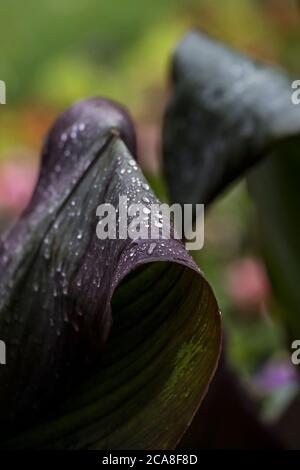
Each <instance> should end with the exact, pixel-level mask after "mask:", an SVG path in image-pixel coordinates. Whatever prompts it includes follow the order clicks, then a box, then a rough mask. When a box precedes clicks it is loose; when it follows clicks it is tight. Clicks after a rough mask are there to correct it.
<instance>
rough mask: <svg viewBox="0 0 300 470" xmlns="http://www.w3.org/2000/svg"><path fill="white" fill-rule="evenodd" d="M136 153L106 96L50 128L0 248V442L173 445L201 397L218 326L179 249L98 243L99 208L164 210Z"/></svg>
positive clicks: (169, 243) (208, 297)
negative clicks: (124, 205) (123, 199)
mask: <svg viewBox="0 0 300 470" xmlns="http://www.w3.org/2000/svg"><path fill="white" fill-rule="evenodd" d="M132 155H135V138H134V131H133V126H132V124H131V121H130V118H129V117H128V115H127V114H126V112H125V111H124V110H123V109H122V108H120V107H119V106H118V105H116V104H115V103H113V102H110V101H108V100H103V99H100V98H93V99H90V100H86V101H82V102H79V103H77V104H75V105H74V106H73V107H71V108H70V109H69V110H67V111H66V112H65V113H64V114H63V115H62V116H61V117H60V118H59V119H58V120H57V122H56V123H55V125H54V127H53V129H52V130H51V131H50V133H49V136H48V138H47V140H46V144H45V147H44V150H43V156H42V164H41V171H40V177H39V180H38V182H37V186H36V189H35V191H34V194H33V197H32V200H31V202H30V204H29V206H28V207H27V209H26V210H25V212H24V213H23V214H22V216H21V217H20V219H19V220H18V221H17V223H16V224H15V225H14V226H13V227H12V228H11V230H10V231H9V232H8V233H7V234H6V235H5V236H4V238H3V240H2V244H1V248H0V269H1V271H0V272H1V275H0V276H1V277H0V337H1V339H3V340H4V341H5V342H6V345H7V364H6V366H5V367H1V369H0V423H1V426H0V428H1V430H2V437H1V441H2V444H1V446H2V447H10V448H72V449H82V448H102V449H103V448H104V449H125V448H126V449H154V448H157V449H160V448H161V449H168V448H170V449H171V448H174V447H175V445H176V443H177V442H178V440H179V439H180V437H181V436H182V434H183V433H184V431H185V430H186V428H187V427H188V425H189V423H190V421H191V419H192V417H193V415H194V414H195V412H196V410H197V409H198V407H199V404H200V402H201V400H202V398H203V396H204V394H205V391H206V389H207V386H208V384H209V382H210V380H211V377H212V375H213V372H214V370H215V367H216V363H217V360H218V355H219V349H220V342H221V340H220V337H221V331H220V318H219V311H218V307H217V303H216V300H215V297H214V295H213V293H212V290H211V288H210V286H209V284H208V283H207V281H206V280H205V279H204V277H203V276H202V274H201V272H200V271H199V269H198V268H197V266H196V265H195V263H194V262H193V260H192V259H191V257H190V256H189V255H188V254H187V252H186V250H185V248H184V245H183V244H182V243H181V241H179V240H175V239H174V238H171V239H160V240H155V241H154V240H151V239H135V240H131V239H129V238H127V239H105V240H100V239H98V238H97V236H96V226H97V222H98V219H97V218H96V209H97V207H98V206H99V204H101V203H104V202H105V203H111V204H113V205H114V206H115V207H116V206H117V205H118V198H119V196H120V195H124V196H127V198H128V204H131V203H138V202H141V200H142V198H144V199H145V198H146V200H147V201H149V203H151V202H155V203H157V202H158V201H157V199H156V197H155V196H154V194H153V192H152V191H151V189H150V188H149V186H148V184H147V182H146V180H145V178H144V176H143V174H142V173H141V171H140V169H139V168H138V165H137V163H136V162H135V160H133V158H132ZM146 223H147V222H146V221H145V224H146ZM4 430H5V432H4Z"/></svg>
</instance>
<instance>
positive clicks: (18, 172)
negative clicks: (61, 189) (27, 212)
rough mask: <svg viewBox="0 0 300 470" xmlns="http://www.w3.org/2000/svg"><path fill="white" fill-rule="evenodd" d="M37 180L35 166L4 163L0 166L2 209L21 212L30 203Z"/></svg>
mask: <svg viewBox="0 0 300 470" xmlns="http://www.w3.org/2000/svg"><path fill="white" fill-rule="evenodd" d="M35 180H36V171H35V169H34V166H33V165H30V164H28V163H27V164H21V163H4V164H2V165H1V166H0V208H4V209H8V210H12V211H14V212H20V211H21V210H22V209H23V208H24V207H25V206H26V204H27V202H28V201H29V199H30V197H31V194H32V190H33V187H34V184H35Z"/></svg>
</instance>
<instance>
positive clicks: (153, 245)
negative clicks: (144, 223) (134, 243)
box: [148, 243, 156, 255]
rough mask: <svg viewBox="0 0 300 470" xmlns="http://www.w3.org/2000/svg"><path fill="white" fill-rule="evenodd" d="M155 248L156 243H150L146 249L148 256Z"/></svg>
mask: <svg viewBox="0 0 300 470" xmlns="http://www.w3.org/2000/svg"><path fill="white" fill-rule="evenodd" d="M155 248H156V243H151V244H150V246H149V248H148V255H152V253H153V251H154V250H155Z"/></svg>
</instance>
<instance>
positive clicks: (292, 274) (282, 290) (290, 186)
mask: <svg viewBox="0 0 300 470" xmlns="http://www.w3.org/2000/svg"><path fill="white" fill-rule="evenodd" d="M299 122H300V120H299ZM299 150H300V139H299V138H298V139H294V140H293V139H291V140H290V141H287V142H284V144H281V145H279V146H277V147H276V148H275V150H274V152H273V153H272V154H271V155H270V157H269V158H268V159H267V160H266V161H265V162H263V163H262V164H261V165H260V166H259V167H258V168H255V170H254V171H253V172H252V173H251V174H250V176H249V177H248V182H249V189H250V194H251V195H252V197H253V199H254V202H255V204H256V208H257V213H258V227H259V233H260V235H261V244H262V249H263V253H264V256H265V258H266V262H267V265H268V268H269V273H270V277H271V280H272V284H273V286H274V291H275V294H276V299H277V301H278V303H279V312H278V314H279V315H280V317H281V320H283V322H284V325H285V328H286V331H287V336H288V340H289V341H293V340H294V339H298V338H299V337H300V322H299V311H300V292H299V285H298V280H299V277H300V256H299V239H300V225H299V222H298V217H299V213H300V198H299V196H298V192H299V184H300V161H299Z"/></svg>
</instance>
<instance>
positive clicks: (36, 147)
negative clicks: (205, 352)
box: [0, 0, 300, 423]
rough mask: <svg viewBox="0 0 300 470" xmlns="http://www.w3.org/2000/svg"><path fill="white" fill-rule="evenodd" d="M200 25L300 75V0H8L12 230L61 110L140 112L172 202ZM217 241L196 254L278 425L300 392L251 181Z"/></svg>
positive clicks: (247, 377)
mask: <svg viewBox="0 0 300 470" xmlns="http://www.w3.org/2000/svg"><path fill="white" fill-rule="evenodd" d="M191 27H198V28H201V29H202V30H205V31H207V32H208V33H209V34H211V35H213V36H215V37H217V38H219V39H221V40H223V41H225V42H227V43H229V44H231V45H233V46H235V47H237V48H239V49H241V50H242V51H245V52H247V53H249V54H251V55H252V56H253V57H256V58H260V59H263V60H265V61H267V62H269V63H275V64H278V65H281V66H283V67H284V68H285V69H287V70H289V71H290V72H291V73H293V74H294V75H295V77H296V78H300V60H299V57H300V7H299V3H297V1H296V0H225V1H223V2H220V1H217V0H161V1H156V2H154V1H153V0H143V1H139V0H123V1H118V0H111V1H99V0H86V1H85V2H83V1H79V0H72V1H71V0H59V1H58V0H44V1H43V2H40V1H38V0H27V2H26V3H24V4H23V5H21V6H20V2H18V1H17V0H10V1H4V2H2V3H1V29H0V43H1V54H0V79H1V80H4V81H5V82H6V86H7V97H6V100H7V104H6V105H1V106H0V135H1V138H0V233H1V232H3V230H4V229H5V228H6V227H8V225H9V224H11V223H12V222H13V220H14V219H15V218H16V217H17V215H18V214H19V213H20V211H21V210H22V208H23V207H24V206H25V205H26V203H27V201H28V198H29V197H30V194H31V191H32V187H33V185H34V182H35V178H36V174H37V170H38V163H39V152H40V148H41V145H42V140H43V137H44V135H45V133H46V132H47V129H48V128H49V126H50V125H51V123H52V122H53V120H54V119H55V118H56V116H57V115H58V113H59V112H60V111H62V110H63V109H65V108H66V107H67V106H69V105H70V104H71V103H73V102H74V101H76V100H79V99H81V98H85V97H88V96H93V95H103V96H107V97H109V98H113V99H115V100H118V101H120V102H121V103H123V104H125V105H126V106H127V107H128V108H129V110H130V112H131V113H132V115H133V117H134V120H135V123H136V126H137V132H138V139H139V155H140V162H141V165H142V167H143V169H144V171H145V173H146V175H147V176H148V178H149V180H150V182H151V184H152V185H153V188H154V189H155V190H156V192H157V193H158V195H159V197H160V198H161V199H165V198H166V190H165V187H164V184H163V178H162V175H161V155H160V125H161V120H162V115H163V110H164V104H165V102H166V99H167V96H168V92H169V86H168V81H169V80H168V74H169V64H170V57H171V54H172V51H173V49H174V47H175V46H176V43H177V42H178V40H179V39H180V38H181V36H182V35H183V34H184V32H185V31H186V30H187V29H189V28H191ZM205 234H206V238H205V247H204V249H203V250H202V251H201V252H200V253H197V254H196V255H195V257H196V259H197V262H198V263H199V265H200V266H201V268H202V269H203V270H204V272H205V274H206V276H207V278H208V280H209V281H210V282H211V284H212V285H213V287H214V289H215V291H216V294H217V297H218V299H219V304H220V306H221V309H222V312H223V319H224V323H225V329H226V336H227V349H228V358H229V362H230V364H231V366H232V367H233V369H234V370H235V371H237V372H238V374H239V376H240V377H241V380H242V382H243V383H244V384H245V385H246V388H247V390H248V392H249V394H250V395H251V396H252V398H253V399H254V400H255V402H256V403H257V406H258V409H259V413H260V415H261V417H262V419H263V420H265V421H266V422H270V423H272V421H274V420H276V419H277V418H278V416H279V415H280V414H281V413H282V412H283V410H284V409H286V408H287V407H288V406H289V404H290V403H291V401H292V400H293V398H294V396H295V394H296V393H297V391H298V388H299V386H298V379H297V376H296V373H295V370H294V368H293V366H292V364H291V360H290V356H291V351H290V350H289V349H288V348H287V347H286V343H285V337H284V332H283V331H282V329H281V327H280V325H279V323H278V322H277V321H276V310H277V305H276V300H275V298H274V295H273V292H272V288H271V285H270V281H269V279H268V276H267V273H266V269H265V266H264V263H263V260H262V257H261V255H260V245H259V242H258V236H257V233H256V221H255V210H254V207H253V205H252V203H251V201H250V198H249V196H248V193H247V188H246V185H245V183H244V182H240V183H239V184H237V185H235V186H234V187H233V188H231V189H230V191H228V193H227V194H226V195H225V196H223V197H222V198H220V199H219V201H218V202H217V204H215V205H214V207H213V208H212V209H211V210H210V211H209V213H207V214H206V228H205ZM271 313H272V315H271ZM274 314H275V315H274Z"/></svg>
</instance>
